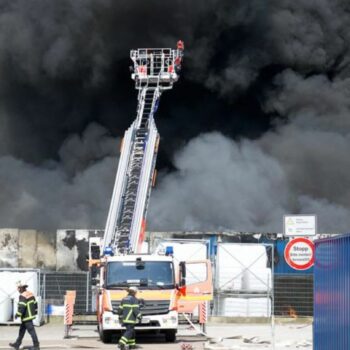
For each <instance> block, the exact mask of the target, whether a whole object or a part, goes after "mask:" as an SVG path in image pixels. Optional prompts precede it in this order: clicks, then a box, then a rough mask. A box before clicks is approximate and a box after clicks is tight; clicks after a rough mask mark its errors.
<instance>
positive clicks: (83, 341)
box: [0, 322, 312, 350]
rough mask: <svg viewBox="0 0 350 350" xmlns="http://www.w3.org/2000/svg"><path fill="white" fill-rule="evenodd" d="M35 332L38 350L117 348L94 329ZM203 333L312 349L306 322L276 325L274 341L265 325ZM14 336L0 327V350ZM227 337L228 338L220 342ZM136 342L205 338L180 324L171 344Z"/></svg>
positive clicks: (233, 342)
mask: <svg viewBox="0 0 350 350" xmlns="http://www.w3.org/2000/svg"><path fill="white" fill-rule="evenodd" d="M36 330H37V333H38V337H39V340H40V344H41V349H42V350H45V349H57V350H60V349H78V350H79V349H106V350H109V349H114V350H116V349H117V344H103V343H102V342H101V341H100V340H99V337H98V334H97V331H96V327H95V326H79V325H77V326H74V328H73V332H72V336H73V338H71V339H63V335H64V328H63V325H62V324H48V325H44V326H42V327H37V328H36ZM207 333H208V335H209V336H210V338H211V339H212V340H215V341H216V342H219V344H220V347H222V346H223V345H224V348H225V347H226V349H254V350H258V349H273V348H274V349H275V350H284V349H285V350H299V349H300V348H303V349H306V350H307V349H310V350H311V349H312V324H311V323H310V322H306V323H302V324H300V323H287V324H279V325H276V327H275V329H274V332H273V333H274V334H275V336H274V338H273V337H272V328H271V325H268V324H265V325H263V324H208V327H207ZM17 334H18V327H17V326H0V350H1V349H10V348H9V346H8V343H9V342H10V341H14V340H15V339H16V337H17ZM227 337H228V338H229V339H222V338H227ZM272 339H274V341H273V340H272ZM137 342H138V344H139V346H140V348H141V349H145V350H147V349H153V350H163V349H164V350H167V349H178V350H181V348H182V344H183V343H185V344H188V345H190V346H192V348H193V349H195V350H203V349H204V348H205V347H204V344H205V343H206V342H207V339H206V338H204V337H203V336H200V335H198V334H197V332H196V331H194V330H193V329H191V328H190V327H188V326H187V325H182V326H181V327H180V329H179V332H178V336H177V341H176V342H175V343H166V342H165V340H164V337H163V336H162V335H158V336H154V335H143V336H140V337H139V338H137ZM273 342H274V343H275V346H273ZM217 344H218V343H216V344H215V345H213V349H214V350H215V349H218V350H219V349H220V347H218V345H217ZM23 345H24V346H25V347H27V348H28V346H30V345H31V339H30V338H29V336H28V335H26V336H25V339H24V343H23ZM222 349H223V348H222Z"/></svg>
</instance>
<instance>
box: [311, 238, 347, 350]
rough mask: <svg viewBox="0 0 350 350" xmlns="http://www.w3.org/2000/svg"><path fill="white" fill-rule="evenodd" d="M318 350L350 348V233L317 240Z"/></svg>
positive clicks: (315, 271) (315, 275) (315, 270)
mask: <svg viewBox="0 0 350 350" xmlns="http://www.w3.org/2000/svg"><path fill="white" fill-rule="evenodd" d="M315 248H316V249H315V266H314V325H313V335H314V350H329V349H332V350H345V349H350V341H349V340H350V338H349V337H350V235H349V234H347V235H341V236H336V237H332V238H326V239H320V240H316V241H315Z"/></svg>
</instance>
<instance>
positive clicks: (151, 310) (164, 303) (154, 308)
mask: <svg viewBox="0 0 350 350" xmlns="http://www.w3.org/2000/svg"><path fill="white" fill-rule="evenodd" d="M119 305H120V300H112V307H113V311H114V312H117V310H118V306H119ZM169 305H170V301H169V300H145V305H144V307H142V308H141V309H140V310H141V313H142V315H144V316H147V315H162V314H167V313H168V312H169Z"/></svg>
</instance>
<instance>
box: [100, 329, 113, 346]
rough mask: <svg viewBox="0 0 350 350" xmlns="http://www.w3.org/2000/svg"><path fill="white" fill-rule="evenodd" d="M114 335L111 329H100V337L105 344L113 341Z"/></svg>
mask: <svg viewBox="0 0 350 350" xmlns="http://www.w3.org/2000/svg"><path fill="white" fill-rule="evenodd" d="M112 336H113V333H112V332H111V331H100V339H101V341H102V342H103V343H105V344H109V343H111V342H112Z"/></svg>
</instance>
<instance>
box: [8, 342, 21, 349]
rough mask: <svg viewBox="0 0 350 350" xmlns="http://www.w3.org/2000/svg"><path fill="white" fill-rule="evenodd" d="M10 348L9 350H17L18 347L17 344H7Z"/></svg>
mask: <svg viewBox="0 0 350 350" xmlns="http://www.w3.org/2000/svg"><path fill="white" fill-rule="evenodd" d="M9 345H10V346H11V348H14V349H15V350H18V349H19V347H20V345H18V344H17V343H10V344H9Z"/></svg>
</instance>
